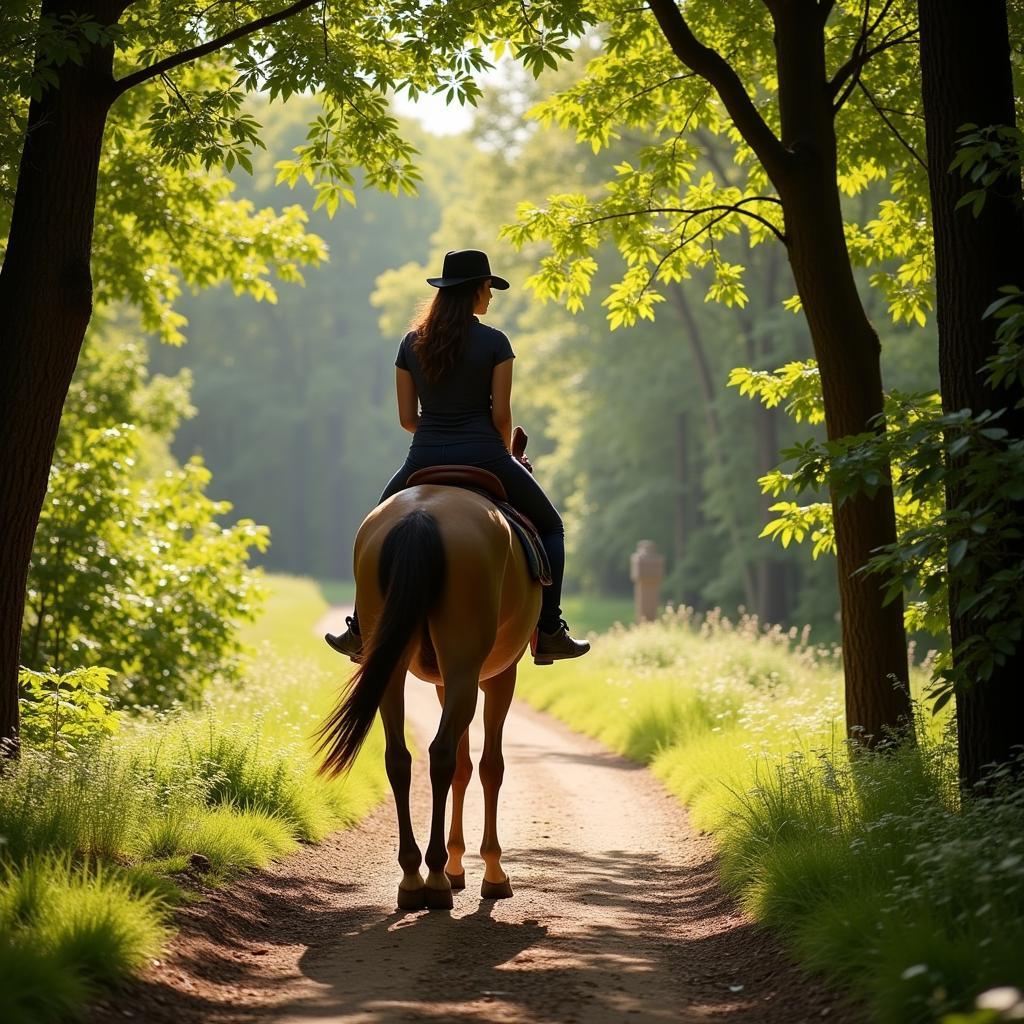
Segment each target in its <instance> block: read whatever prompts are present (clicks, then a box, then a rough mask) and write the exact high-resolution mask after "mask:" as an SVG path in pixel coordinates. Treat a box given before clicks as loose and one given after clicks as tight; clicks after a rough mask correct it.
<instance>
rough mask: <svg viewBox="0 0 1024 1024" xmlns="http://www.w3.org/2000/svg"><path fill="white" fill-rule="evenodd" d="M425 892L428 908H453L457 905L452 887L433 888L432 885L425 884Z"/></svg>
mask: <svg viewBox="0 0 1024 1024" xmlns="http://www.w3.org/2000/svg"><path fill="white" fill-rule="evenodd" d="M423 892H424V894H425V895H426V900H427V910H451V909H452V907H454V906H455V901H454V900H453V899H452V891H451V889H431V888H430V886H424V887H423Z"/></svg>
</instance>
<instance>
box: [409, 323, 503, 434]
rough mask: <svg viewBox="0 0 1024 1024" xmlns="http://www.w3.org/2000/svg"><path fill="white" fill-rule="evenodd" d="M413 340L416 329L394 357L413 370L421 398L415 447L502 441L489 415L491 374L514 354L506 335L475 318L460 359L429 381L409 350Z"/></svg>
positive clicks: (413, 377) (417, 390) (414, 354)
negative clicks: (442, 373)
mask: <svg viewBox="0 0 1024 1024" xmlns="http://www.w3.org/2000/svg"><path fill="white" fill-rule="evenodd" d="M415 340H416V332H415V331H410V332H409V333H408V334H407V335H406V336H405V337H404V338H403V339H402V344H401V345H400V346H399V348H398V357H397V358H396V359H395V366H397V367H398V368H399V369H401V370H408V371H409V373H411V374H412V379H413V382H414V383H415V385H416V393H417V395H418V396H419V402H420V422H419V426H418V427H417V428H416V434H415V436H414V438H413V442H412V443H413V446H414V447H417V446H419V445H433V444H457V443H459V442H460V441H498V442H499V443H501V435H500V434H499V433H498V430H497V428H496V427H495V426H494V421H493V420H492V419H491V375H492V373H493V371H494V367H495V366H497V365H498V364H499V363H504V362H505V361H506V360H509V359H514V358H515V353H514V352H513V351H512V345H511V344H510V343H509V340H508V338H507V337H506V336H505V335H504V334H502V332H501V331H498V330H495V329H494V328H493V327H488V326H487V325H486V324H482V323H480V321H479V320H477V319H476V317H474V318H473V322H472V323H471V324H470V328H469V335H468V337H467V338H466V344H465V347H464V348H463V350H462V355H461V356H460V357H459V361H458V362H457V363H456V364H455V366H453V367H452V368H451V370H449V371H448V372H447V373H445V374H444V375H443V376H442V377H441V379H440V380H436V381H428V380H427V379H426V377H425V376H424V375H423V370H422V369H421V368H420V364H419V360H418V359H417V357H416V353H415V351H414V350H413V342H414V341H415Z"/></svg>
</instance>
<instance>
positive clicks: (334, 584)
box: [317, 580, 356, 607]
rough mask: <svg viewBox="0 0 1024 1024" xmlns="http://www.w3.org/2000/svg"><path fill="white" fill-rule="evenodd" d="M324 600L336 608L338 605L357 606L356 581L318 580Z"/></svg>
mask: <svg viewBox="0 0 1024 1024" xmlns="http://www.w3.org/2000/svg"><path fill="white" fill-rule="evenodd" d="M317 586H318V587H319V588H320V594H321V596H322V597H323V599H324V600H325V601H326V602H327V603H328V604H329V605H331V607H334V606H336V605H349V604H355V600H356V584H355V580H317Z"/></svg>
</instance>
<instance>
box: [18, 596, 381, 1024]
mask: <svg viewBox="0 0 1024 1024" xmlns="http://www.w3.org/2000/svg"><path fill="white" fill-rule="evenodd" d="M325 608H326V605H325V604H324V603H323V601H322V599H321V598H320V596H319V594H318V593H317V591H316V588H315V585H314V584H312V583H310V582H302V581H297V580H290V579H286V580H282V581H280V583H279V584H277V585H276V586H275V594H274V599H273V601H272V604H271V609H272V611H273V613H274V615H275V619H274V620H273V622H272V623H268V627H269V628H268V630H267V632H268V634H269V635H270V636H271V637H276V638H277V639H276V642H273V641H266V640H262V641H261V642H260V645H259V647H258V651H257V653H256V654H255V656H254V658H253V661H252V664H251V666H250V668H249V671H248V672H247V678H246V681H245V684H244V685H243V686H242V687H240V688H237V689H235V688H231V689H223V688H222V689H217V688H215V689H213V690H211V692H210V693H209V694H207V697H206V700H205V703H204V704H203V706H202V707H200V708H194V709H178V710H177V711H174V712H171V713H167V714H162V715H158V716H148V717H139V718H135V719H129V720H126V721H125V722H123V723H122V728H121V729H120V731H119V732H118V734H117V735H116V736H115V737H113V738H109V739H105V740H100V741H97V742H95V743H93V744H92V745H89V746H86V747H80V748H78V749H75V750H71V751H70V752H69V751H67V750H60V751H56V750H54V751H48V750H25V751H24V754H23V756H22V758H21V760H20V762H19V763H18V764H17V765H16V766H8V767H7V769H6V770H5V771H4V772H3V773H2V774H0V837H2V841H0V1020H2V1021H3V1022H5V1024H6V1022H8V1021H12V1022H14V1021H21V1020H24V1021H31V1022H32V1024H45V1022H48V1021H57V1020H65V1019H68V1018H69V1017H70V1016H74V1015H75V1014H76V1013H80V1012H81V1010H82V1007H83V1006H84V1001H85V1000H86V999H87V998H88V997H89V996H90V995H91V994H92V993H94V992H95V991H96V989H97V987H99V986H103V985H108V984H110V983H112V982H114V981H116V980H118V979H119V978H122V977H124V976H125V975H127V974H129V973H131V972H132V971H133V970H135V969H136V968H137V967H138V965H139V964H140V963H142V962H144V960H145V958H146V957H147V956H150V955H152V952H153V950H154V949H155V948H156V947H157V946H158V944H159V941H160V937H161V936H162V934H164V931H165V929H166V923H167V920H168V916H167V911H168V908H169V907H170V906H171V905H173V903H174V902H175V901H176V900H178V899H180V898H181V895H182V891H183V890H185V889H188V888H189V887H190V886H194V885H195V883H196V880H197V878H198V877H199V876H200V875H201V876H202V879H203V882H204V884H210V883H211V882H213V883H216V882H220V881H223V880H225V879H227V878H230V877H231V876H232V875H234V874H236V873H237V872H239V871H240V870H243V869H245V868H250V867H255V866H259V865H263V864H266V863H268V862H269V861H270V860H271V859H273V858H275V857H278V856H281V855H283V854H285V853H287V852H289V851H290V850H293V849H294V848H295V847H296V845H297V844H298V843H299V842H300V841H317V840H319V839H322V838H323V837H324V836H325V835H326V834H327V833H328V832H329V831H331V830H332V829H335V828H339V827H342V826H344V825H347V824H350V823H351V822H353V821H355V820H357V819H358V818H359V817H361V816H362V815H363V814H364V813H365V812H366V811H367V810H368V809H369V808H370V807H372V806H373V805H374V804H375V803H376V802H377V801H378V800H379V799H380V798H381V796H382V795H383V793H384V789H385V778H384V770H383V754H382V742H381V739H380V735H379V733H378V732H376V731H375V732H374V733H373V734H371V737H370V740H369V742H368V744H367V747H366V750H365V755H364V756H362V757H361V758H360V759H359V761H358V762H357V763H356V765H355V767H354V769H353V771H352V772H351V774H350V775H349V776H348V777H347V778H345V779H343V780H337V781H330V782H329V781H326V780H324V779H322V778H321V777H319V776H317V775H316V773H315V763H314V758H313V752H312V747H311V742H310V736H311V734H312V732H313V730H314V729H315V727H316V725H317V723H318V722H319V721H320V720H321V719H322V717H323V716H324V715H325V714H326V712H327V710H328V708H329V706H330V704H331V702H332V701H333V699H334V697H335V694H336V690H337V687H338V684H339V682H340V681H341V680H342V679H343V678H344V674H345V670H344V666H341V664H340V659H339V658H338V657H337V655H332V656H331V657H330V658H326V657H324V656H323V655H322V654H321V652H320V649H319V648H320V645H319V644H318V643H317V641H316V638H315V637H314V635H313V632H312V629H313V624H314V622H315V621H316V618H317V617H318V616H319V615H320V614H321V613H322V611H323V610H324V609H325ZM259 626H260V624H257V625H256V627H255V628H254V631H253V633H252V635H251V639H253V640H256V639H258V638H259ZM282 652H283V653H282Z"/></svg>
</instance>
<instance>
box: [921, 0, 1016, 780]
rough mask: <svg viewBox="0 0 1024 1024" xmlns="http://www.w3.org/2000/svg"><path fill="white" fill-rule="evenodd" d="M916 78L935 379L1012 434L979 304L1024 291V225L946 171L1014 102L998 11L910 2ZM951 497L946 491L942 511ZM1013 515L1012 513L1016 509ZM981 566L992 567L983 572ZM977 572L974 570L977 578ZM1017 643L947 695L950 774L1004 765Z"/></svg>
mask: <svg viewBox="0 0 1024 1024" xmlns="http://www.w3.org/2000/svg"><path fill="white" fill-rule="evenodd" d="M918 12H919V18H920V28H921V72H922V88H923V96H924V113H925V129H926V136H927V146H928V167H929V175H928V177H929V185H930V191H931V203H932V223H933V226H934V237H935V272H936V291H937V300H938V301H937V321H938V329H939V374H940V380H941V385H942V405H943V408H944V409H945V411H946V412H954V411H956V410H959V409H965V408H967V409H971V410H973V411H974V412H975V413H978V412H981V411H982V410H984V409H999V408H1007V409H1008V412H1007V414H1005V418H1004V421H1003V425H1004V426H1005V427H1007V429H1009V430H1010V432H1011V433H1012V434H1013V435H1014V436H1016V437H1021V436H1024V413H1022V412H1021V411H1020V410H1014V408H1013V407H1014V405H1015V403H1016V402H1017V401H1018V400H1019V399H1021V398H1022V397H1024V393H1022V389H1021V388H1020V386H1019V385H1017V386H1016V387H1015V388H1014V389H1013V391H1010V390H1007V389H1006V388H1003V387H1001V388H1000V389H999V390H998V391H997V392H993V391H991V390H990V389H989V388H987V387H986V385H985V382H984V378H983V377H982V375H981V373H980V371H981V369H982V366H983V365H984V363H985V360H986V359H987V358H988V357H989V356H991V355H992V354H993V353H994V351H995V341H994V339H995V325H994V324H993V322H992V321H988V320H982V318H981V316H982V313H983V311H984V309H985V307H986V306H987V305H988V304H989V303H990V302H992V301H993V300H994V299H996V298H997V297H998V288H999V287H1000V286H1001V285H1006V284H1018V285H1021V284H1024V219H1022V215H1021V210H1020V199H1021V193H1020V178H1019V176H1014V177H1013V178H1012V179H1005V180H1003V181H1001V182H999V184H998V186H997V187H996V188H994V189H993V190H992V191H990V193H989V195H988V199H987V201H986V203H985V206H984V209H983V210H982V213H981V215H980V216H979V217H977V218H975V217H974V216H973V215H972V214H971V212H970V210H969V209H962V210H957V209H956V204H957V202H958V201H959V199H960V197H961V196H962V195H963V194H964V192H966V191H968V189H970V188H972V187H974V186H973V183H971V182H970V181H969V180H968V181H965V180H964V179H963V178H961V177H960V175H959V174H957V173H950V172H949V165H950V162H951V161H952V160H953V157H954V155H955V152H956V148H955V139H956V134H957V130H958V129H959V128H960V126H961V125H963V124H966V123H973V124H978V125H983V126H984V125H997V124H998V125H1013V124H1014V94H1013V76H1012V71H1011V65H1010V42H1009V34H1008V28H1007V13H1006V4H1005V2H1003V0H988V2H986V3H982V4H971V5H965V4H951V3H948V2H946V0H920V3H919V4H918ZM958 498H959V495H958V494H956V493H954V492H952V491H951V492H950V493H948V494H947V500H948V503H949V504H950V505H953V504H955V503H956V502H957V501H958ZM1022 512H1024V510H1022ZM991 568H992V569H995V568H997V567H996V566H992V567H991ZM984 572H985V570H984V569H983V573H984ZM949 590H950V592H949V606H950V609H951V612H952V611H953V610H954V609H955V608H956V607H957V605H958V602H959V599H960V596H961V595H960V590H959V587H958V586H957V585H956V583H955V582H952V581H951V582H950V588H949ZM978 632H979V624H978V623H977V622H975V621H973V620H972V618H971V616H970V615H966V616H964V615H956V614H951V617H950V633H951V640H952V644H953V650H954V657H955V653H956V649H957V648H958V647H959V646H960V645H962V644H963V643H964V642H965V641H966V640H968V639H969V638H970V637H971V636H973V635H976V634H977V633H978ZM1022 678H1024V645H1021V644H1020V643H1018V645H1017V649H1016V651H1014V653H1013V655H1012V656H1011V657H1009V658H1008V659H1007V660H1006V662H1005V663H1004V664H1003V665H997V666H996V667H995V669H994V671H993V674H992V677H991V678H990V679H988V680H986V681H985V682H983V683H982V682H979V683H976V684H975V685H973V686H970V687H969V688H967V689H966V690H965V691H964V692H958V694H957V698H956V702H957V706H956V710H957V734H958V742H959V748H960V775H961V778H962V779H963V780H964V782H965V784H968V785H972V784H974V783H976V782H977V781H978V780H979V778H980V777H981V775H982V774H983V768H984V766H985V765H986V764H990V763H992V762H1005V761H1007V760H1009V759H1010V758H1011V756H1012V754H1013V747H1014V746H1015V745H1018V744H1024V687H1022V686H1021V682H1020V681H1021V679H1022Z"/></svg>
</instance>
